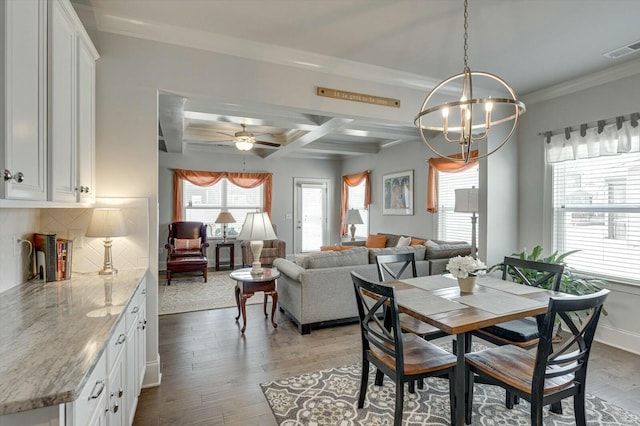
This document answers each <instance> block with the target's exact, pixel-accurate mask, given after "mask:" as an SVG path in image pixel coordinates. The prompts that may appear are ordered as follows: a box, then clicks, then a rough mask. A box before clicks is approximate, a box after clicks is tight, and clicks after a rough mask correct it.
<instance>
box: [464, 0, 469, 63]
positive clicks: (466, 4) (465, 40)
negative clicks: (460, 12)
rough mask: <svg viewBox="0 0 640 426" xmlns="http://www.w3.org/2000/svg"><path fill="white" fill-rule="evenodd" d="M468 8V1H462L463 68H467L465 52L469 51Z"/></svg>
mask: <svg viewBox="0 0 640 426" xmlns="http://www.w3.org/2000/svg"><path fill="white" fill-rule="evenodd" d="M468 6H469V2H468V0H464V68H465V69H466V68H468V66H467V62H468V60H469V56H468V55H467V50H468V49H469V43H468V39H469V35H468V31H469V22H468V21H469V13H468V12H467V7H468Z"/></svg>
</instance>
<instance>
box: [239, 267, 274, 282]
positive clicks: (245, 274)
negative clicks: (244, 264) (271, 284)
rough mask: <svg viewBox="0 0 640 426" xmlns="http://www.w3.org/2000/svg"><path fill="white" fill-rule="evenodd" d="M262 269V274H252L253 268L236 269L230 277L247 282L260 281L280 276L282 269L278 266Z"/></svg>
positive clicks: (271, 279)
mask: <svg viewBox="0 0 640 426" xmlns="http://www.w3.org/2000/svg"><path fill="white" fill-rule="evenodd" d="M262 270H263V271H264V272H263V274H262V275H251V268H244V269H236V270H235V271H233V272H231V273H230V274H229V277H231V279H232V280H236V281H242V282H245V283H259V282H265V281H273V280H275V279H278V278H280V271H278V269H276V268H262Z"/></svg>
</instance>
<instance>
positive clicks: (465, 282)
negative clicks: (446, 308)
mask: <svg viewBox="0 0 640 426" xmlns="http://www.w3.org/2000/svg"><path fill="white" fill-rule="evenodd" d="M476 278H478V277H472V276H469V277H467V278H458V287H460V293H473V287H474V286H475V285H476Z"/></svg>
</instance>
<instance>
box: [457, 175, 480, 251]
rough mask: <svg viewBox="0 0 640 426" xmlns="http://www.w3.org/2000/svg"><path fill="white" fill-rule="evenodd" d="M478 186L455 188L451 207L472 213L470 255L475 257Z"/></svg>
mask: <svg viewBox="0 0 640 426" xmlns="http://www.w3.org/2000/svg"><path fill="white" fill-rule="evenodd" d="M478 192H479V191H478V188H476V187H475V186H474V187H472V188H463V189H456V204H455V207H454V208H453V211H454V212H458V213H473V214H472V215H471V256H473V258H474V259H475V258H476V222H477V220H478V218H477V217H476V213H477V212H478Z"/></svg>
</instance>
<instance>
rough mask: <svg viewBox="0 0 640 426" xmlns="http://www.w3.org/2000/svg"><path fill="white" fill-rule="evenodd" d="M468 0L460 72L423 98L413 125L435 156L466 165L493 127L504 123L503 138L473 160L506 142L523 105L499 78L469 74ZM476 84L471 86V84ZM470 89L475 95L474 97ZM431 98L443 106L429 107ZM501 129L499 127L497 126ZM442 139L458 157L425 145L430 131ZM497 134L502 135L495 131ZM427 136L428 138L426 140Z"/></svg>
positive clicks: (480, 72) (479, 72)
mask: <svg viewBox="0 0 640 426" xmlns="http://www.w3.org/2000/svg"><path fill="white" fill-rule="evenodd" d="M467 8H468V0H465V1H464V71H463V72H462V73H461V74H456V75H453V76H451V77H449V78H447V79H446V80H444V81H442V82H441V83H439V84H438V85H436V86H435V87H434V88H433V90H431V92H429V94H428V95H427V97H426V98H425V100H424V102H423V103H422V107H421V108H420V112H419V113H418V115H417V116H416V118H415V124H416V126H417V127H418V130H419V132H420V137H421V138H422V140H423V142H424V143H425V144H426V145H427V146H428V147H429V149H430V150H431V151H433V152H434V153H435V154H436V155H438V156H439V157H442V158H446V159H449V160H452V161H459V162H464V163H467V162H468V161H469V157H470V155H471V151H472V149H474V148H473V147H472V145H473V144H475V143H477V142H481V141H484V140H487V141H488V139H489V133H490V131H491V129H492V128H493V127H494V126H498V125H502V124H504V127H505V129H508V127H506V126H508V125H509V124H511V129H510V130H507V131H506V137H505V138H504V139H502V140H501V141H500V142H499V143H498V144H497V145H494V146H496V148H494V149H490V148H489V146H487V152H486V153H484V154H482V155H478V156H477V157H474V159H475V158H484V157H488V156H489V155H491V154H493V153H494V152H496V151H497V150H499V149H500V148H502V147H503V146H504V144H506V143H507V141H508V140H509V139H510V138H511V136H512V135H513V133H514V131H515V129H516V126H517V124H518V117H519V116H520V114H522V113H524V111H525V105H524V103H523V102H522V101H519V100H518V99H517V97H516V93H515V91H514V90H513V89H512V88H511V86H509V85H508V84H507V83H506V82H505V81H504V80H503V79H501V78H500V77H498V76H497V75H495V74H491V73H488V72H483V71H471V69H469V66H468V65H467V61H468V53H467V51H468V48H469V46H468V28H469V25H468V19H469V14H468V12H467ZM474 83H475V84H476V86H475V87H474V86H473V84H474ZM474 90H475V92H476V95H478V94H480V95H481V96H480V97H474ZM434 98H440V99H448V100H447V101H445V102H444V103H441V104H438V105H433V104H434V103H435V100H436V99H434ZM501 127H502V126H501ZM434 131H435V132H438V133H440V134H442V135H443V136H444V139H445V141H446V142H449V143H457V144H459V148H460V154H459V155H453V154H452V155H445V154H442V153H440V152H439V151H438V150H437V149H436V148H435V147H434V146H433V144H432V143H430V142H429V140H428V139H429V138H431V135H430V133H431V132H434ZM496 133H498V134H500V135H502V134H505V133H502V132H496ZM428 134H429V137H427V136H428Z"/></svg>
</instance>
